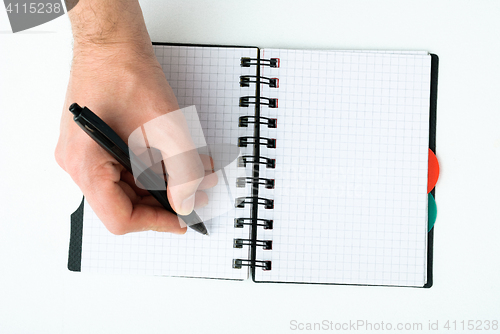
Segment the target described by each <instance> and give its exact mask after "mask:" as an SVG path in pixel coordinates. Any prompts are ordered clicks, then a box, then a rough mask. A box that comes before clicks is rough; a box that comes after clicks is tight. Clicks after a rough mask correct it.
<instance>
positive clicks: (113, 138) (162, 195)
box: [69, 103, 208, 235]
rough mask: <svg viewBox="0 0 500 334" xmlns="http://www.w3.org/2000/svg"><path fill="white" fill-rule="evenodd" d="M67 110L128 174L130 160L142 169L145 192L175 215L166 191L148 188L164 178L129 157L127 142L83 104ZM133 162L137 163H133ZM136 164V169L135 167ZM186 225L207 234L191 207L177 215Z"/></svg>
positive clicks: (74, 104) (139, 179)
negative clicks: (184, 212) (182, 213)
mask: <svg viewBox="0 0 500 334" xmlns="http://www.w3.org/2000/svg"><path fill="white" fill-rule="evenodd" d="M69 111H71V113H73V115H74V117H73V120H74V121H75V122H76V124H78V126H80V128H81V129H82V130H83V131H85V132H86V133H87V134H88V135H89V136H90V137H91V138H92V139H94V140H95V142H96V143H98V144H99V145H100V146H101V147H102V148H103V149H105V150H106V152H108V153H109V154H111V156H112V157H113V158H115V159H116V160H117V161H118V162H119V163H120V164H122V166H123V167H125V168H126V169H127V170H128V171H129V172H130V173H132V163H133V164H134V170H140V171H144V172H143V173H141V175H140V176H139V177H138V178H137V179H138V181H139V182H140V183H141V184H142V185H143V186H144V188H145V189H148V191H149V193H150V194H151V195H153V197H154V198H156V200H157V201H158V202H160V204H161V205H163V207H164V208H165V209H166V210H167V211H169V212H172V213H173V214H177V213H176V212H175V211H174V209H172V206H171V205H170V203H169V202H168V197H167V192H166V191H164V190H152V189H157V188H158V185H159V184H162V182H164V183H165V186H166V181H165V180H164V179H162V178H161V177H160V176H158V175H157V174H156V173H154V172H153V171H151V169H149V168H147V167H146V166H145V165H142V163H141V161H140V160H139V159H136V158H134V157H133V158H134V159H131V156H130V155H131V154H133V152H130V151H129V149H128V146H127V144H125V142H124V141H123V140H122V139H121V138H120V137H119V136H118V135H117V134H116V132H114V131H113V129H111V127H110V126H109V125H107V124H106V123H105V122H104V121H103V120H102V119H100V118H99V116H97V115H96V114H94V113H93V112H92V111H91V110H90V109H89V108H87V107H83V108H82V107H80V106H79V105H78V104H77V103H73V104H72V105H71V106H70V107H69ZM136 165H137V166H136ZM135 167H137V168H135ZM178 216H179V217H180V218H181V219H182V220H183V221H184V222H185V223H186V225H188V226H189V227H190V228H192V229H193V230H195V231H196V232H199V233H201V234H204V235H208V231H207V228H206V226H205V224H203V221H202V220H201V218H200V217H199V216H198V215H197V214H196V212H194V210H193V211H192V212H191V213H190V214H189V215H186V216H183V215H178Z"/></svg>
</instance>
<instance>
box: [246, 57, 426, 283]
mask: <svg viewBox="0 0 500 334" xmlns="http://www.w3.org/2000/svg"><path fill="white" fill-rule="evenodd" d="M262 57H263V58H266V59H267V58H279V59H280V67H279V68H269V67H262V70H261V71H262V75H263V76H266V77H271V78H273V77H276V78H279V88H269V87H267V86H265V85H263V86H262V95H263V96H266V97H275V98H278V106H279V107H278V108H277V109H270V108H267V107H263V108H262V115H263V116H267V117H273V118H277V120H278V121H277V124H278V126H277V129H263V130H262V135H263V136H267V137H270V138H276V143H277V144H276V146H277V148H276V149H264V150H263V152H262V155H264V156H269V157H274V158H275V159H276V168H275V169H274V170H272V169H265V168H264V169H261V171H262V172H261V174H262V176H263V177H269V178H274V179H275V183H276V189H274V190H265V189H262V188H261V192H260V196H261V197H268V198H274V201H275V207H274V210H264V209H261V208H259V216H260V217H269V218H272V219H274V229H273V230H264V229H259V231H258V239H259V240H273V248H272V250H263V249H262V248H259V249H258V250H257V259H259V260H271V261H272V269H271V270H269V271H263V270H260V269H257V270H256V275H255V279H256V281H277V282H307V283H342V284H373V285H399V286H423V285H424V284H425V283H426V261H427V164H428V162H427V159H428V147H429V145H428V142H429V139H428V138H429V99H430V68H431V57H430V55H428V54H422V53H414V54H397V53H394V54H391V53H376V52H375V53H370V52H348V51H344V52H335V51H298V50H271V49H266V50H263V51H262Z"/></svg>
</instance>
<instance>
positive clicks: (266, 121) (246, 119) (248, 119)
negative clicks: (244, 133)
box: [238, 116, 278, 129]
mask: <svg viewBox="0 0 500 334" xmlns="http://www.w3.org/2000/svg"><path fill="white" fill-rule="evenodd" d="M255 123H259V124H263V125H267V127H268V128H271V129H276V128H277V127H278V120H277V119H276V118H268V117H262V116H261V117H259V119H257V117H255V116H240V118H239V120H238V126H239V127H245V128H246V127H248V124H255Z"/></svg>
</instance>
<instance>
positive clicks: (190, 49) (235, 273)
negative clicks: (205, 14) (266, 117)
mask: <svg viewBox="0 0 500 334" xmlns="http://www.w3.org/2000/svg"><path fill="white" fill-rule="evenodd" d="M154 49H155V53H156V56H157V58H158V60H159V62H160V64H161V65H162V68H163V71H164V72H165V75H166V77H167V80H168V81H169V83H170V85H171V86H172V88H173V90H174V93H175V95H176V96H177V99H178V102H179V105H180V107H181V108H183V107H188V106H192V105H195V106H196V108H197V110H198V114H199V118H200V121H201V124H202V128H203V130H204V133H205V137H206V141H207V143H209V144H212V145H213V144H217V143H232V144H233V145H236V143H237V142H238V137H239V136H240V135H241V134H240V132H239V131H240V130H239V128H238V116H239V113H240V109H239V106H238V99H239V97H240V96H242V95H253V94H254V93H255V87H248V88H245V87H243V88H241V87H240V86H239V76H240V75H242V74H247V72H248V69H245V68H241V67H240V58H241V57H252V58H255V57H256V56H257V49H256V48H224V47H221V48H218V47H195V46H162V45H156V46H154ZM188 122H189V120H188ZM249 150H251V148H250V149H249ZM244 153H246V154H248V152H244ZM250 154H251V153H250ZM234 167H235V163H234V164H231V165H230V166H228V167H227V168H225V169H224V173H222V172H221V171H219V172H218V176H219V184H218V187H219V189H220V190H221V192H224V191H226V190H227V189H229V190H230V191H231V192H233V191H238V189H235V184H236V176H237V175H240V174H241V171H239V172H238V171H235V168H234ZM245 173H246V172H245V171H243V174H245ZM239 190H242V191H245V194H247V193H248V191H249V190H248V189H239ZM232 195H233V197H234V196H238V194H234V193H233V194H232ZM229 206H230V207H231V210H230V211H228V212H226V213H225V214H223V215H222V216H220V217H217V218H214V219H211V220H210V221H209V222H207V223H206V225H207V228H208V230H209V232H210V236H209V237H207V236H202V235H200V234H198V233H196V232H194V231H193V230H190V229H188V232H187V233H186V235H182V236H178V235H171V234H169V233H158V232H140V233H130V234H128V235H124V236H114V235H112V234H111V233H109V232H108V231H107V230H106V228H105V227H104V225H103V224H102V223H101V222H100V221H99V219H98V218H97V217H96V215H95V214H94V212H93V211H92V209H91V208H90V207H89V205H88V204H87V203H86V202H85V209H84V224H83V245H82V271H98V272H110V273H132V274H152V275H172V276H190V277H210V278H227V279H244V278H246V277H247V275H248V270H246V269H239V270H238V269H233V268H232V261H233V259H235V258H243V259H245V258H247V257H248V250H247V249H238V248H233V239H234V238H248V237H249V232H248V228H242V229H235V228H234V218H235V217H246V216H248V215H249V210H248V209H235V208H234V198H233V199H229ZM214 210H215V209H214ZM205 211H206V210H205Z"/></svg>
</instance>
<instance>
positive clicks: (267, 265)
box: [233, 259, 271, 270]
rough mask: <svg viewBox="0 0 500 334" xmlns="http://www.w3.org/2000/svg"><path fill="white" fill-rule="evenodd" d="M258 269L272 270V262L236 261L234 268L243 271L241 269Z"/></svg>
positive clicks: (234, 261)
mask: <svg viewBox="0 0 500 334" xmlns="http://www.w3.org/2000/svg"><path fill="white" fill-rule="evenodd" d="M243 266H246V267H257V268H262V270H271V261H259V260H255V261H252V260H244V259H234V260H233V268H235V269H241V267H243Z"/></svg>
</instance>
